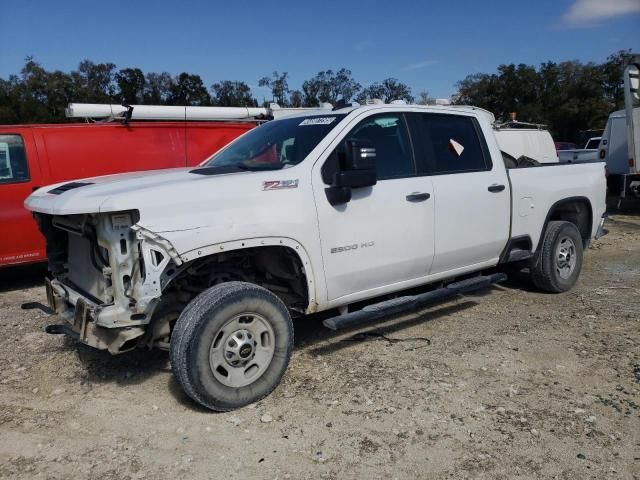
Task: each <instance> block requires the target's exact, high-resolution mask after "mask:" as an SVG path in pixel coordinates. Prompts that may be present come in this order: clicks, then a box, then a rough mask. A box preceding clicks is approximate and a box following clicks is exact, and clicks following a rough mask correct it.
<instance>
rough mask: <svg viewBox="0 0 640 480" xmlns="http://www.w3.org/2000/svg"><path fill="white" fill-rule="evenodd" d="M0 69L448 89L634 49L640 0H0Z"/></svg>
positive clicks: (438, 92)
mask: <svg viewBox="0 0 640 480" xmlns="http://www.w3.org/2000/svg"><path fill="white" fill-rule="evenodd" d="M2 23H3V26H2V29H0V76H1V77H3V78H6V77H7V76H8V75H9V74H11V73H18V71H19V70H20V67H21V66H22V64H23V62H24V57H25V56H27V55H33V56H34V57H35V58H36V60H37V61H39V62H41V63H42V64H43V66H44V67H45V68H47V69H61V70H64V71H69V70H71V69H74V68H76V67H77V65H78V63H79V61H80V60H82V59H84V58H88V59H91V60H93V61H95V62H113V63H115V64H116V65H117V66H118V67H119V68H123V67H128V66H135V67H140V68H142V69H143V71H145V72H150V71H156V72H160V71H168V72H170V73H172V74H177V73H180V72H182V71H187V72H189V73H197V74H199V75H201V76H202V78H203V80H204V81H205V83H206V85H207V86H209V85H211V84H212V83H213V82H215V81H218V80H221V79H229V80H244V81H246V82H247V83H248V84H249V85H251V86H252V88H253V92H254V95H255V96H256V97H258V99H259V100H262V97H263V96H264V95H266V92H265V91H264V89H259V88H257V83H258V82H257V81H258V78H260V77H262V76H264V75H269V74H270V73H271V72H272V71H273V70H279V71H288V72H289V75H290V86H291V87H293V88H299V87H300V84H301V83H302V81H304V80H305V79H307V78H309V77H310V76H312V75H314V74H316V73H317V72H318V71H319V70H323V69H328V68H331V69H334V70H335V69H339V68H341V67H346V68H349V69H351V70H352V71H353V74H354V77H355V78H356V79H357V80H358V81H359V82H360V83H362V84H363V85H365V86H366V85H367V84H370V83H372V82H374V81H376V80H382V79H384V78H387V77H396V78H398V79H400V80H401V81H403V82H405V83H407V84H409V85H410V86H411V87H412V88H413V93H414V94H417V93H418V92H419V91H421V90H428V91H429V92H430V94H431V95H432V96H435V97H448V96H449V95H450V94H451V93H453V92H454V91H455V83H456V81H458V80H460V79H462V78H464V77H465V76H466V75H467V74H470V73H475V72H493V71H495V68H496V67H497V66H498V65H499V64H501V63H511V62H514V63H527V64H534V65H538V64H539V63H541V62H543V61H547V60H553V61H562V60H568V59H578V60H581V61H596V62H600V61H603V60H604V59H605V58H606V57H607V55H609V54H610V53H612V52H615V51H617V50H619V49H627V48H632V49H633V50H634V51H640V0H539V1H536V2H522V1H514V0H509V1H501V0H498V1H472V0H448V1H404V0H394V1H388V0H387V1H382V2H378V1H376V0H368V1H347V0H343V1H333V0H323V1H315V2H308V1H304V0H298V1H282V2H264V1H262V2H258V1H248V0H227V1H224V2H221V1H213V0H212V1H191V0H182V1H175V0H171V1H165V0H156V1H146V0H145V1H133V0H129V1H117V0H112V1H109V2H95V1H94V2H91V1H87V0H84V1H66V0H57V1H55V2H53V1H45V0H31V1H27V0H24V1H21V2H6V3H4V8H3V22H2Z"/></svg>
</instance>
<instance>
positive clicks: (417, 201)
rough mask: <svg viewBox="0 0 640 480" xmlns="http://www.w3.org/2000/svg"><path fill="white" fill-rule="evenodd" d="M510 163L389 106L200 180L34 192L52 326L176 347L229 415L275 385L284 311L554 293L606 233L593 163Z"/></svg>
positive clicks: (330, 124)
mask: <svg viewBox="0 0 640 480" xmlns="http://www.w3.org/2000/svg"><path fill="white" fill-rule="evenodd" d="M505 163H506V162H505V161H504V159H503V154H502V152H501V150H500V147H499V145H498V143H497V141H496V136H495V131H494V127H493V124H492V122H491V118H490V116H489V115H487V112H486V111H484V110H481V109H477V108H473V107H448V106H419V105H406V104H403V103H394V104H390V105H384V104H376V105H367V106H362V107H360V106H358V107H353V106H352V107H349V108H342V109H337V110H335V111H330V112H327V111H325V112H316V113H309V112H305V113H303V114H298V115H292V116H288V117H285V118H282V119H280V120H273V121H269V122H266V123H264V124H263V125H261V126H259V127H256V128H254V129H252V130H250V131H248V132H247V133H245V134H244V135H242V136H240V137H239V138H237V139H236V140H235V141H233V142H231V143H230V144H229V145H228V146H226V147H225V148H223V149H222V150H220V151H219V152H217V153H216V154H214V155H213V156H212V157H211V158H210V159H208V160H207V161H206V162H204V163H203V164H202V165H201V166H200V167H197V168H183V169H170V170H160V171H152V172H137V173H130V174H122V175H111V176H106V177H97V178H90V179H84V180H78V181H75V182H64V183H61V184H56V185H50V186H48V187H44V188H40V189H38V190H36V191H35V192H34V193H32V194H31V196H29V198H28V199H27V200H26V202H25V206H26V207H27V208H28V209H29V210H31V211H33V212H34V214H35V217H36V219H37V221H38V224H39V226H40V229H41V231H42V233H43V234H44V236H45V238H46V240H47V256H48V259H49V271H50V277H49V278H48V279H47V280H46V291H47V298H48V300H49V303H50V304H51V306H52V307H53V309H54V310H55V311H56V312H57V313H59V314H60V317H61V320H62V323H61V324H58V325H49V327H48V330H47V331H49V333H64V334H67V335H70V336H73V337H75V338H76V339H78V340H79V341H80V342H83V343H85V344H88V345H91V346H93V347H95V348H98V349H102V350H108V351H109V352H111V353H113V354H117V353H121V352H124V351H127V350H131V349H133V348H136V347H146V348H151V347H157V348H163V349H169V351H170V358H171V366H172V369H173V372H174V374H175V376H176V378H177V380H178V382H179V384H180V385H181V386H182V388H183V389H184V391H185V392H186V394H187V395H188V396H190V397H191V398H192V399H193V400H194V401H196V402H198V403H200V404H201V405H204V406H205V407H207V408H210V409H212V410H221V411H225V410H231V409H234V408H238V407H241V406H243V405H247V404H250V403H253V402H255V401H257V400H259V399H260V398H262V397H264V396H266V395H268V394H269V393H270V392H271V391H273V389H274V388H275V387H276V386H277V385H278V383H279V382H280V379H281V378H282V375H283V374H284V372H285V369H286V368H287V365H288V363H289V359H290V356H291V353H292V348H293V323H292V317H295V316H297V317H303V316H304V315H306V314H311V313H315V312H320V311H332V312H333V314H334V316H332V317H331V318H327V319H325V320H324V324H325V325H326V326H327V327H329V328H332V329H339V328H346V327H352V326H355V325H359V324H362V323H364V322H370V321H374V320H378V319H381V318H382V317H383V316H384V315H389V314H392V313H397V312H399V311H401V310H406V309H411V308H413V309H415V308H417V307H419V306H422V305H424V304H426V303H427V302H429V301H434V300H443V299H445V298H451V297H454V296H456V295H460V294H462V293H465V292H468V291H471V290H474V289H478V288H482V287H486V286H488V285H491V284H492V283H495V282H499V281H502V280H504V279H505V278H506V276H505V275H504V273H501V272H495V271H492V270H489V271H486V270H487V269H492V268H494V267H496V266H498V265H501V264H506V263H518V264H519V265H520V266H522V267H528V268H529V271H530V274H531V278H532V281H533V283H534V284H535V285H536V286H537V287H538V288H540V289H542V290H545V291H548V292H564V291H567V290H569V289H570V288H572V287H573V286H574V284H575V283H576V281H577V280H578V276H579V275H580V269H581V266H582V261H583V257H582V255H583V251H584V248H585V247H586V246H587V245H588V244H589V242H590V241H591V239H592V238H594V237H596V238H597V237H598V236H599V235H601V234H602V233H603V231H602V224H603V221H604V216H603V215H604V212H605V175H604V173H605V172H604V164H603V163H601V162H600V163H584V164H560V163H552V164H546V165H545V164H531V163H530V164H528V165H524V164H519V165H515V166H511V167H510V168H509V167H506V166H505ZM427 285H430V287H429V289H427V288H426V286H427ZM418 286H423V293H417V294H416V293H411V294H407V293H404V294H402V293H401V292H402V291H403V290H405V291H406V290H407V289H410V288H414V287H418ZM362 302H367V303H368V305H367V306H365V307H364V308H361V307H362Z"/></svg>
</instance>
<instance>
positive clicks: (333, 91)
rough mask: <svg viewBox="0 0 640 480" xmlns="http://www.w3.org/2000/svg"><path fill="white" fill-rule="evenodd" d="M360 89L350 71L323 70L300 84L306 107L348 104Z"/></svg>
mask: <svg viewBox="0 0 640 480" xmlns="http://www.w3.org/2000/svg"><path fill="white" fill-rule="evenodd" d="M361 89H362V86H361V85H360V84H359V83H358V82H356V81H355V80H354V79H353V76H352V74H351V70H347V69H346V68H341V69H340V70H338V71H337V72H334V71H333V70H323V71H321V72H318V74H317V75H316V76H315V77H313V78H310V79H309V80H307V81H305V82H304V83H303V84H302V90H303V92H304V97H303V103H304V105H305V106H307V107H315V106H318V105H319V104H320V103H321V102H325V103H331V104H332V105H336V104H337V103H338V102H339V101H340V100H344V101H345V102H350V101H351V99H352V98H353V97H354V96H355V95H356V94H357V93H358V92H359V91H360V90H361Z"/></svg>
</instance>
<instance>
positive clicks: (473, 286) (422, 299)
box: [322, 273, 507, 330]
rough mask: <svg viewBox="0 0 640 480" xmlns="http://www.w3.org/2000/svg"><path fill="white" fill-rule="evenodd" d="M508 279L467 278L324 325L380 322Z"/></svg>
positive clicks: (499, 276) (501, 276)
mask: <svg viewBox="0 0 640 480" xmlns="http://www.w3.org/2000/svg"><path fill="white" fill-rule="evenodd" d="M506 279H507V276H506V275H505V274H504V273H494V274H491V275H486V276H479V277H472V278H467V279H466V280H460V281H459V282H454V283H450V284H449V285H447V286H446V287H442V288H438V289H436V290H432V291H430V292H426V293H421V294H419V295H408V296H405V297H398V298H392V299H391V300H385V301H383V302H380V303H375V304H373V305H367V306H366V307H364V308H363V309H362V310H357V311H355V312H351V313H346V314H344V315H339V316H337V317H332V318H327V319H326V320H324V321H323V322H322V324H323V325H324V326H325V327H327V328H330V329H331V330H341V329H343V328H349V327H353V326H356V325H359V324H361V323H367V322H372V321H374V320H379V319H381V318H384V317H386V316H389V315H393V314H394V313H399V312H403V311H406V310H415V309H417V308H420V307H422V306H424V305H427V304H429V303H432V302H437V301H441V300H446V299H448V298H451V297H455V296H456V295H459V294H462V293H467V292H471V291H473V290H479V289H481V288H486V287H489V286H491V285H493V284H494V283H499V282H504V281H505V280H506Z"/></svg>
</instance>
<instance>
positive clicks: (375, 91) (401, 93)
mask: <svg viewBox="0 0 640 480" xmlns="http://www.w3.org/2000/svg"><path fill="white" fill-rule="evenodd" d="M376 98H378V99H380V100H382V101H383V102H385V103H389V102H391V101H393V100H404V101H405V102H408V103H413V101H414V98H413V96H412V95H411V88H410V87H409V86H408V85H406V84H404V83H402V82H400V81H398V80H397V79H395V78H387V79H385V80H383V81H382V82H380V83H378V82H375V83H372V84H371V85H369V86H368V87H367V88H365V89H364V90H362V92H360V94H359V95H358V96H357V97H356V101H357V102H358V103H360V104H362V103H366V102H367V100H371V99H376Z"/></svg>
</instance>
